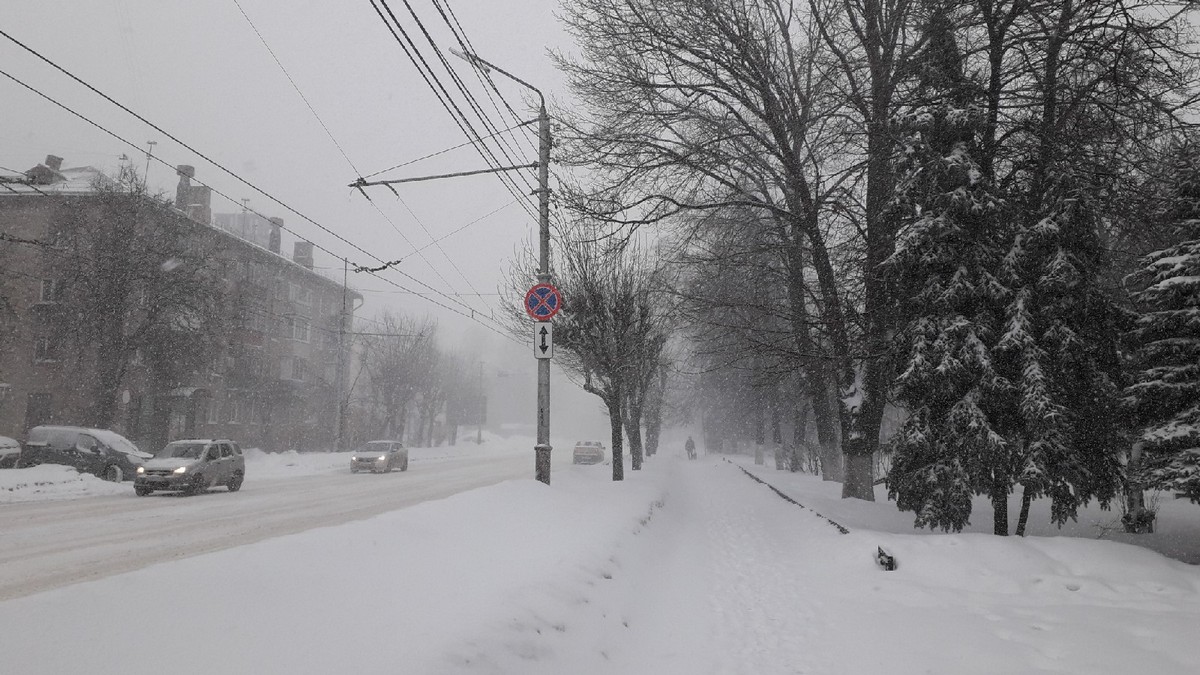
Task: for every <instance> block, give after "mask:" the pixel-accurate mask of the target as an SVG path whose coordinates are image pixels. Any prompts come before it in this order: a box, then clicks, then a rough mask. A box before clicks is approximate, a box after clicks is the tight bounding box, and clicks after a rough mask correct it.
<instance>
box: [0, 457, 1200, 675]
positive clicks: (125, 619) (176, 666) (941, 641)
mask: <svg viewBox="0 0 1200 675" xmlns="http://www.w3.org/2000/svg"><path fill="white" fill-rule="evenodd" d="M735 461H736V462H737V463H738V464H741V465H747V461H746V458H735ZM751 468H752V469H753V467H751ZM610 471H611V467H608V466H604V465H597V466H570V465H567V466H560V467H559V468H558V469H557V470H556V471H555V472H554V474H553V479H552V485H551V486H549V487H547V486H544V485H542V484H540V483H537V482H536V481H533V480H532V479H530V480H520V481H511V482H508V483H503V484H500V485H496V486H492V487H488V488H484V489H479V490H474V491H471V492H467V493H463V494H459V495H456V496H454V497H451V498H448V499H444V500H440V501H435V502H427V503H423V504H421V505H418V506H415V507H411V508H408V509H404V510H401V511H396V512H392V513H388V514H384V515H381V516H377V517H374V518H371V519H369V520H365V521H360V522H356V523H350V524H347V525H342V526H338V527H332V528H325V529H318V530H311V531H308V532H304V533H300V534H296V535H291V536H287V537H281V538H277V539H272V540H268V541H264V542H260V543H258V544H254V545H250V546H244V547H240V548H236V549H229V550H226V551H221V552H218V553H213V554H209V555H204V556H198V557H194V558H189V559H185V560H180V561H177V562H172V563H166V564H161V565H156V566H153V567H149V568H145V569H143V570H139V571H137V572H132V573H129V574H125V575H121V576H117V577H110V578H107V579H101V580H98V581H94V582H88V583H84V584H78V585H75V586H70V587H66V588H61V589H57V590H54V591H50V592H46V593H42V594H38V595H33V596H27V597H24V598H20V599H17V600H12V601H8V602H4V603H0V641H2V643H3V645H4V648H3V659H4V667H3V670H4V672H13V673H22V674H38V673H55V674H69V673H80V674H83V673H87V674H100V673H143V672H145V673H152V672H153V673H158V672H161V671H163V670H164V669H166V670H169V671H171V672H173V673H210V672H213V671H214V669H216V668H220V669H221V670H223V671H226V672H254V673H289V674H293V673H341V672H353V673H418V674H424V673H519V674H537V673H546V674H549V673H555V674H561V673H572V674H587V673H622V674H640V673H646V674H651V673H653V674H656V675H660V674H668V675H669V674H674V673H678V674H680V675H693V674H697V673H712V674H722V675H723V674H742V673H745V674H747V675H750V674H764V673H765V674H775V673H778V674H787V673H818V674H821V673H830V674H835V673H847V674H851V673H889V674H890V675H893V674H904V673H947V674H950V673H953V674H956V675H957V674H963V673H1128V672H1147V673H1155V674H1156V675H1157V674H1161V673H1194V672H1196V664H1198V663H1200V641H1198V640H1196V639H1195V636H1196V627H1197V626H1200V568H1196V567H1193V566H1190V565H1186V564H1183V563H1180V562H1177V561H1174V560H1170V559H1167V558H1164V557H1162V556H1161V555H1159V554H1157V553H1154V552H1152V551H1148V550H1145V549H1142V548H1137V547H1133V546H1128V545H1125V544H1120V543H1113V542H1107V541H1095V540H1087V539H1079V538H1065V537H1054V538H1046V537H1029V538H1024V539H1019V538H1015V537H1009V538H999V537H992V536H990V535H982V534H961V535H930V534H927V533H914V534H898V533H890V532H878V531H872V530H870V529H869V528H867V527H865V525H868V524H869V521H870V520H871V518H870V516H869V514H870V513H871V512H872V511H875V512H876V513H878V514H879V518H880V519H881V520H886V519H887V518H890V517H891V516H889V515H886V514H888V513H890V512H893V511H894V509H895V507H894V505H893V504H889V503H886V502H884V503H878V504H874V505H872V504H862V503H860V504H848V505H846V506H845V513H838V512H832V511H834V510H835V509H837V508H838V507H839V506H840V505H839V504H838V503H829V504H826V505H825V506H826V507H832V508H824V509H818V510H822V512H824V513H825V515H827V516H830V517H833V518H834V519H835V520H836V519H839V518H841V517H843V516H853V520H855V523H854V524H851V523H847V524H848V525H849V526H850V528H851V532H850V533H849V534H841V533H840V532H839V531H838V530H837V529H835V528H834V527H832V526H831V525H829V523H827V522H826V521H825V520H823V519H821V518H818V517H816V516H814V515H813V514H812V512H810V511H807V510H803V509H800V508H798V507H797V506H795V505H792V504H789V503H788V502H786V501H784V500H783V499H781V498H780V497H779V496H778V495H776V494H775V493H774V492H772V491H771V490H769V489H768V488H767V487H765V486H763V485H761V484H759V483H756V482H754V481H753V480H751V479H750V478H748V477H747V476H745V475H744V474H743V472H742V470H741V468H739V466H738V465H736V464H734V463H731V462H727V461H724V460H723V459H721V458H719V457H705V458H701V459H700V460H697V461H694V462H689V461H686V460H683V459H680V458H676V457H670V456H659V457H655V458H653V460H652V461H651V462H649V463H648V464H647V468H646V469H645V470H643V471H639V472H632V471H629V470H628V469H627V471H626V477H627V479H626V480H625V481H624V482H622V483H616V484H614V483H612V482H611V481H610V480H609V472H610ZM757 472H758V473H759V474H760V475H761V476H762V477H763V478H764V479H766V480H769V481H771V480H772V479H774V478H779V479H780V480H779V481H778V482H781V483H787V484H786V485H785V486H784V488H785V492H787V493H788V494H790V495H791V496H793V497H794V498H796V499H797V500H799V501H801V502H802V503H803V502H805V500H806V495H808V496H818V495H819V493H820V492H821V490H823V489H824V486H822V485H821V484H820V481H813V479H811V478H808V477H796V476H794V475H790V474H785V473H782V472H773V471H768V470H763V469H762V468H761V467H760V468H758V469H757ZM847 519H848V520H849V519H850V518H847ZM879 545H883V546H884V547H885V548H888V549H890V550H891V551H892V552H893V553H895V554H896V555H897V558H898V559H899V561H900V567H899V569H897V570H896V571H892V572H885V571H882V570H880V569H879V567H877V566H876V564H875V562H874V553H875V550H876V547H877V546H879Z"/></svg>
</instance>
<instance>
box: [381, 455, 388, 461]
mask: <svg viewBox="0 0 1200 675" xmlns="http://www.w3.org/2000/svg"><path fill="white" fill-rule="evenodd" d="M379 461H381V462H385V461H387V455H380V456H379Z"/></svg>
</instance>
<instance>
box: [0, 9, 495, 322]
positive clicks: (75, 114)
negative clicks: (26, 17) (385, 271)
mask: <svg viewBox="0 0 1200 675" xmlns="http://www.w3.org/2000/svg"><path fill="white" fill-rule="evenodd" d="M0 35H3V36H4V37H6V38H8V39H9V40H12V41H13V42H16V43H17V44H18V45H20V46H21V47H23V48H25V49H26V50H28V51H31V52H32V53H34V54H35V55H36V56H38V57H39V58H41V59H42V60H43V61H46V62H47V63H50V65H52V66H54V67H55V68H57V69H58V70H60V71H61V72H63V73H65V74H67V75H68V76H70V77H71V78H72V79H74V80H76V81H77V82H80V83H81V84H83V85H84V86H86V87H87V88H89V89H91V90H92V91H95V92H96V93H97V94H99V95H100V96H102V97H104V98H105V99H107V100H109V101H112V102H113V104H114V105H117V106H118V107H120V108H122V109H123V110H125V111H127V112H129V113H130V114H131V115H133V116H134V117H137V118H138V119H139V120H141V121H142V122H144V123H145V124H147V125H149V126H151V127H153V128H154V129H155V130H157V131H159V133H162V134H164V135H165V136H167V137H168V138H170V139H171V140H173V141H175V142H176V143H179V144H180V145H181V146H183V147H185V148H187V149H188V150H190V151H192V152H194V153H196V154H197V155H198V156H200V157H202V158H203V159H205V160H206V161H208V162H210V163H211V164H212V165H213V166H216V167H217V168H219V169H221V170H222V171H225V172H226V173H228V174H229V175H231V176H233V177H234V178H236V179H238V180H239V181H241V182H242V183H243V184H245V185H247V186H249V187H250V188H252V189H253V190H255V191H256V192H258V193H260V194H262V195H264V196H266V197H267V198H268V199H270V200H271V201H274V202H275V203H277V204H279V205H280V206H282V207H283V208H285V209H287V210H288V211H290V212H292V213H294V214H296V215H298V216H300V217H301V218H303V219H304V220H307V221H308V222H310V223H312V224H313V225H315V226H317V227H318V228H320V229H321V230H323V231H325V232H327V233H329V234H331V235H333V236H334V237H336V238H337V239H339V240H340V241H342V242H345V243H346V244H349V245H350V246H351V247H352V248H354V249H355V250H358V251H361V252H363V253H366V254H367V255H368V256H370V257H371V258H374V259H375V260H377V261H379V262H383V261H382V260H380V259H379V258H378V257H376V256H375V255H374V254H371V253H369V252H367V251H366V250H364V249H363V248H361V247H359V246H358V245H356V244H354V243H353V242H350V241H349V240H347V239H345V238H344V237H342V236H340V235H338V234H337V233H335V232H333V231H332V230H329V228H327V227H325V226H324V225H321V224H320V223H318V222H316V221H315V220H313V219H311V218H309V217H308V216H305V215H304V214H302V213H300V212H299V211H297V210H296V209H294V208H292V207H291V206H288V205H287V204H285V203H283V202H282V201H280V200H279V199H277V198H275V197H274V196H272V195H270V194H268V193H267V192H265V191H264V190H262V189H261V188H259V187H258V186H256V185H253V184H252V183H250V182H248V181H246V180H245V179H244V178H242V177H241V176H238V175H237V174H235V173H233V172H232V171H230V170H229V169H226V168H225V167H224V166H222V165H221V164H219V163H217V162H215V161H213V160H211V159H209V158H208V157H207V156H206V155H204V154H203V153H201V152H200V151H198V150H196V149H194V148H192V147H191V146H190V145H188V144H186V143H184V142H183V141H181V140H179V139H178V138H176V137H175V136H173V135H172V134H170V133H168V132H167V131H165V130H163V129H161V128H159V127H158V126H157V125H155V124H153V123H152V122H150V121H148V120H146V119H145V118H143V117H141V116H140V115H138V114H137V113H135V112H133V111H131V110H129V109H128V108H125V107H124V106H122V105H121V104H119V103H117V102H116V101H113V100H112V99H111V98H109V97H108V96H107V95H105V94H104V93H103V92H100V91H99V90H97V89H95V88H94V87H92V86H91V85H89V84H87V83H86V82H83V81H82V80H80V79H79V78H77V77H75V76H74V75H71V74H70V73H68V72H67V71H65V70H63V69H62V68H60V67H59V66H57V65H56V64H54V63H53V62H51V61H49V59H46V58H45V57H43V56H42V55H41V54H38V53H37V52H33V51H32V50H31V49H29V48H28V47H25V45H24V44H22V43H20V42H18V41H17V40H15V39H14V38H13V37H12V36H10V35H8V34H7V33H5V32H4V31H3V30H2V29H0ZM0 75H3V76H4V77H7V78H8V79H9V80H12V81H13V82H15V83H17V84H18V85H20V86H21V87H24V88H25V89H27V90H29V91H30V92H32V93H34V94H36V95H37V96H40V97H41V98H43V99H45V100H47V101H49V102H50V103H53V104H54V105H56V106H58V107H59V108H61V109H63V110H64V111H66V112H68V113H70V114H72V115H74V116H76V117H78V118H79V119H81V120H83V121H84V122H87V123H88V124H90V125H92V126H94V127H95V128H97V129H99V130H100V131H103V132H104V133H106V134H108V135H109V136H111V137H113V138H115V139H116V140H118V141H120V142H122V143H124V144H126V145H128V146H129V147H131V148H134V149H135V150H140V148H139V146H138V145H136V144H135V143H133V142H132V141H130V140H128V139H126V138H124V137H122V136H120V135H119V134H117V133H115V132H113V131H111V130H109V129H107V128H106V127H104V126H103V125H101V124H99V123H97V122H95V121H93V120H91V119H90V118H88V117H87V116H85V115H83V114H82V113H79V112H77V111H75V110H74V109H72V108H70V107H69V106H67V105H65V104H63V103H61V102H59V101H58V100H56V99H54V98H52V97H50V96H49V95H47V94H45V93H43V92H41V91H39V90H38V89H36V88H35V87H33V86H32V85H30V84H28V83H26V82H24V81H22V80H20V79H18V78H17V77H15V76H13V75H11V74H10V73H8V72H6V71H4V70H0ZM154 160H155V161H157V162H159V163H160V164H162V165H164V166H166V167H168V168H173V167H172V166H171V164H170V163H168V162H166V161H165V160H163V159H162V158H160V157H155V158H154ZM193 180H196V179H193ZM196 182H197V183H199V184H200V185H202V186H204V187H207V188H209V189H210V190H212V191H213V192H215V193H216V194H218V195H220V196H222V197H224V198H225V199H227V200H229V201H230V202H231V203H235V204H236V203H237V200H235V199H234V198H233V197H231V196H229V195H227V194H225V193H224V192H221V191H220V190H218V189H217V188H215V187H213V186H211V185H208V184H206V183H204V182H203V181H201V180H196ZM38 192H39V193H40V194H42V195H44V196H49V195H46V193H44V192H41V191H38ZM247 210H248V211H250V212H251V213H254V214H255V215H257V216H259V217H260V218H263V219H266V218H267V216H265V215H264V214H262V213H259V212H258V211H256V210H254V209H249V208H248V209H247ZM280 228H281V229H282V230H284V231H286V232H288V233H290V234H292V235H293V236H295V237H296V238H298V239H300V240H302V241H305V242H307V243H310V244H312V245H313V246H314V247H316V248H317V249H319V250H321V251H324V252H325V253H328V254H329V255H331V256H333V257H334V258H339V259H340V258H341V256H339V255H337V254H336V253H334V252H333V251H330V250H329V249H327V248H325V247H324V246H321V245H320V244H317V243H315V242H312V241H310V240H308V239H306V238H304V237H302V236H301V235H300V234H299V233H297V232H295V231H294V230H292V229H290V228H288V227H286V226H280ZM356 271H357V270H356ZM396 271H397V272H398V273H400V274H401V275H403V276H404V277H406V278H408V279H411V280H413V281H415V282H416V283H418V284H420V285H422V286H425V287H426V288H429V289H430V290H432V291H434V293H438V294H442V293H441V291H438V290H437V289H435V288H433V287H432V286H429V285H428V284H426V283H424V282H422V281H420V280H418V279H416V278H415V277H412V276H411V275H409V274H406V273H404V272H402V271H400V270H396ZM371 276H374V277H376V278H378V279H380V280H382V281H383V282H385V283H388V284H391V285H393V286H395V287H397V288H400V289H402V290H411V289H407V288H405V287H404V286H402V285H400V284H399V283H397V282H395V281H393V280H391V279H385V278H383V277H380V276H378V275H376V274H371ZM414 295H418V296H419V297H421V298H423V299H425V300H427V301H428V302H431V303H433V304H435V305H437V306H438V307H441V308H443V309H447V310H449V311H451V312H454V313H455V314H458V315H459V316H462V317H465V318H467V319H470V320H472V321H476V323H479V324H480V325H482V326H484V327H485V328H487V329H488V330H491V331H492V332H494V333H497V334H498V335H501V336H503V337H505V338H506V339H509V340H512V341H513V342H516V341H517V340H515V339H514V338H513V337H512V336H511V335H508V334H507V333H505V332H503V331H500V330H497V329H496V328H495V327H493V326H489V325H487V324H485V323H483V322H482V321H478V320H477V319H475V317H474V310H471V312H472V314H471V315H467V314H465V313H463V312H462V311H460V310H458V309H456V308H454V307H451V306H448V305H445V304H442V303H440V302H438V301H436V300H434V299H433V298H431V297H429V296H428V295H422V294H420V293H415V292H414ZM442 295H444V294H442ZM448 299H449V298H448Z"/></svg>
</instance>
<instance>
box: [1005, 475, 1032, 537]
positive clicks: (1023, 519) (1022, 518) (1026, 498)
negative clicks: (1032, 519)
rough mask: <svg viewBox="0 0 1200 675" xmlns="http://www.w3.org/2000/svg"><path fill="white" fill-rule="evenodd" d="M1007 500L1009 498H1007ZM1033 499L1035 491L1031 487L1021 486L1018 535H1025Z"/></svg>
mask: <svg viewBox="0 0 1200 675" xmlns="http://www.w3.org/2000/svg"><path fill="white" fill-rule="evenodd" d="M1006 501H1007V500H1006ZM1032 501H1033V493H1032V492H1030V491H1029V488H1027V487H1023V488H1021V513H1020V515H1018V516H1017V536H1018V537H1024V536H1025V524H1026V523H1028V522H1029V504H1030V503H1031V502H1032Z"/></svg>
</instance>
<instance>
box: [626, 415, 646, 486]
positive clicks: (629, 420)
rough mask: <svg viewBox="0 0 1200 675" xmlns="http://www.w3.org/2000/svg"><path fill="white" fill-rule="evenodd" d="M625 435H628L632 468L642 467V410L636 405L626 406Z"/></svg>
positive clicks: (638, 469) (639, 468) (637, 469)
mask: <svg viewBox="0 0 1200 675" xmlns="http://www.w3.org/2000/svg"><path fill="white" fill-rule="evenodd" d="M626 408H628V412H626V414H625V417H626V419H625V435H626V436H628V437H629V455H630V458H631V459H632V461H633V470H634V471H641V469H642V411H641V408H640V407H639V406H637V405H633V404H629V405H627V406H626Z"/></svg>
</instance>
